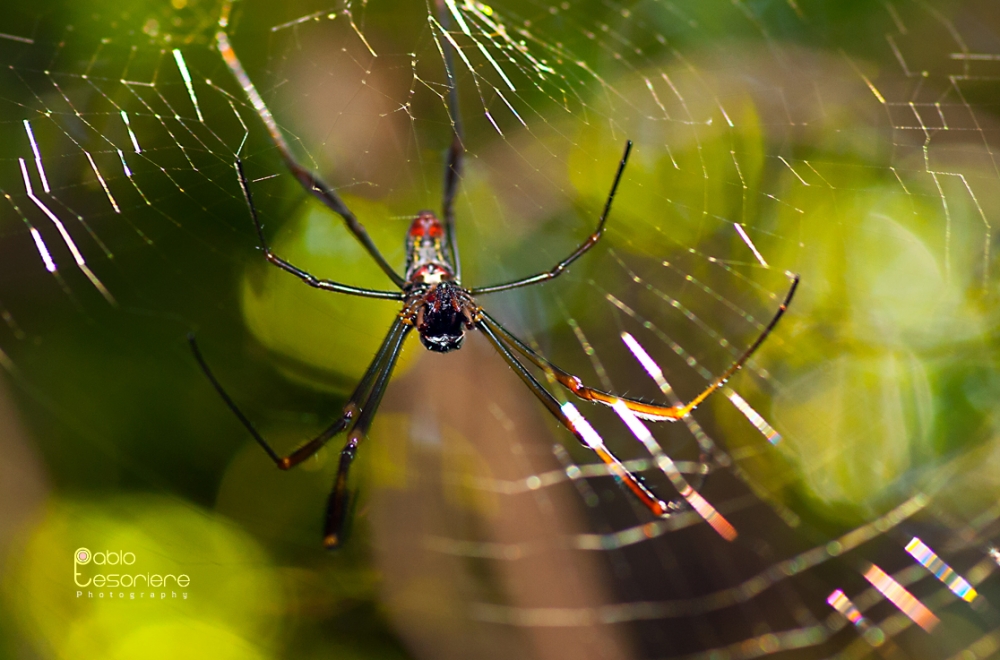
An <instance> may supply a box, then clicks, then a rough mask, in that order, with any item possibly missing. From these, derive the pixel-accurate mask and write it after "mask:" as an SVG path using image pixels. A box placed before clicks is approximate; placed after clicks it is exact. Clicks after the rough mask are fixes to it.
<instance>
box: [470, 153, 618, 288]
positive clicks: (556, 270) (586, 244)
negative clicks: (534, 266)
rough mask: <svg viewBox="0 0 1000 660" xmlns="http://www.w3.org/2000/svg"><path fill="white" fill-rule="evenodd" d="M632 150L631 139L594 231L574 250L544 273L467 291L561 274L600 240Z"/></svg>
mask: <svg viewBox="0 0 1000 660" xmlns="http://www.w3.org/2000/svg"><path fill="white" fill-rule="evenodd" d="M631 151H632V140H629V141H628V142H626V143H625V153H624V154H622V160H621V162H620V163H619V164H618V172H617V174H615V180H614V183H612V184H611V192H609V193H608V199H607V201H606V202H605V203H604V211H603V212H602V213H601V219H600V220H599V221H598V222H597V229H596V230H594V233H593V234H591V235H590V236H588V237H587V238H586V239H585V240H584V241H583V243H581V244H580V246H579V247H578V248H576V250H575V251H574V252H573V253H572V254H571V255H569V256H568V257H566V258H565V259H563V260H562V261H560V262H559V263H558V264H556V265H555V266H554V267H553V268H552V270H549V271H546V272H544V273H538V274H537V275H532V276H531V277H525V278H524V279H520V280H514V281H513V282H507V283H505V284H494V285H491V286H481V287H478V288H475V289H471V290H470V291H469V293H471V294H472V295H474V296H475V295H479V294H481V293H496V292H497V291H507V290H508V289H516V288H518V287H522V286H528V285H531V284H538V283H539V282H545V281H547V280H551V279H554V278H556V277H559V276H560V275H562V273H563V272H564V271H565V270H566V269H567V268H569V266H570V264H572V263H573V262H574V261H576V260H577V259H579V258H580V257H582V256H583V255H584V254H586V252H587V250H589V249H590V248H592V247H594V245H596V244H597V241H599V240H601V236H602V235H603V234H604V223H605V222H606V221H607V219H608V214H609V213H611V202H612V201H614V199H615V191H617V190H618V183H619V182H620V181H621V179H622V174H623V173H624V172H625V164H626V163H627V162H628V155H629V153H630V152H631Z"/></svg>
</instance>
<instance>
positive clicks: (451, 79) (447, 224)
mask: <svg viewBox="0 0 1000 660" xmlns="http://www.w3.org/2000/svg"><path fill="white" fill-rule="evenodd" d="M436 4H437V11H438V23H440V25H441V29H442V30H447V29H448V23H449V19H448V13H447V12H446V11H445V6H444V3H443V2H442V1H441V0H437V2H436ZM439 45H440V48H441V52H442V54H443V55H444V69H445V72H446V73H447V75H448V85H449V86H450V88H449V90H448V114H449V115H450V119H451V122H452V128H453V130H454V137H453V138H452V141H451V148H449V149H448V163H447V165H445V170H444V199H443V200H442V202H441V207H442V208H441V210H442V215H443V216H444V230H445V236H446V237H447V241H448V253H449V255H450V257H451V263H452V265H453V266H454V267H455V279H456V280H457V281H459V282H461V281H462V261H461V258H460V257H459V254H458V239H457V237H456V234H455V212H454V209H453V206H454V202H455V194H456V193H457V192H458V183H459V179H460V177H461V175H462V158H463V155H464V154H465V147H464V137H465V136H464V132H463V130H462V115H461V113H460V112H459V108H458V83H457V82H456V80H455V64H454V58H453V57H452V52H451V51H452V45H451V41H450V40H448V39H444V43H440V42H439Z"/></svg>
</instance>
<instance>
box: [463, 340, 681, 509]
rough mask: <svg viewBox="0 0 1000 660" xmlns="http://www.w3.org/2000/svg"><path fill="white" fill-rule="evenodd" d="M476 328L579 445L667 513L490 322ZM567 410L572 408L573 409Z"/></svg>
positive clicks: (635, 492) (664, 505) (650, 504)
mask: <svg viewBox="0 0 1000 660" xmlns="http://www.w3.org/2000/svg"><path fill="white" fill-rule="evenodd" d="M476 327H477V328H479V329H480V330H482V332H483V334H484V335H486V337H487V339H489V341H490V343H491V344H493V348H495V349H496V350H497V352H498V353H500V356H501V357H503V359H504V360H505V361H506V362H507V364H509V365H510V366H511V368H512V369H513V370H514V372H515V373H517V375H518V376H519V377H520V378H521V380H522V381H523V382H524V384H525V385H527V386H528V389H530V390H531V392H532V394H534V395H535V396H536V397H538V400H539V401H541V402H542V404H543V405H544V406H545V407H546V408H547V409H548V411H549V412H550V413H552V415H553V416H554V417H555V418H556V419H557V420H559V423H560V424H562V425H563V426H565V427H566V428H567V429H568V430H569V431H570V433H572V434H573V435H574V436H576V439H577V440H579V441H580V443H581V444H583V445H584V446H585V447H587V448H588V449H590V450H592V451H593V452H594V453H595V454H597V456H598V458H600V459H601V460H602V461H604V463H605V464H607V466H608V468H609V470H610V471H611V473H612V474H613V475H614V476H615V477H616V478H617V479H618V481H619V482H620V483H621V484H623V485H624V486H625V487H626V488H628V489H629V490H630V491H631V492H632V494H633V495H635V496H636V497H637V498H638V499H639V501H640V502H642V503H643V505H645V507H646V508H647V509H649V510H650V512H652V514H653V515H655V516H663V515H667V514H668V513H670V507H669V505H668V504H667V503H666V502H664V501H663V500H661V499H660V498H659V497H657V496H656V495H655V494H654V493H653V492H652V491H651V490H650V489H649V488H647V487H646V485H645V484H644V483H643V482H642V481H640V479H639V478H638V477H637V476H636V475H634V474H633V473H632V472H631V471H630V470H629V469H628V468H627V467H625V466H624V465H623V464H622V462H621V460H619V459H618V457H617V456H615V455H614V454H613V453H612V452H611V450H610V449H608V448H607V447H606V446H605V445H604V442H603V441H602V440H601V438H600V436H598V435H597V433H596V432H595V431H594V430H593V429H592V428H591V427H590V425H589V424H588V423H587V421H586V420H585V419H583V418H582V417H579V416H578V415H579V414H578V413H577V417H576V418H575V419H573V418H571V417H570V415H568V414H567V412H566V411H565V410H564V409H563V407H562V406H560V405H559V402H558V401H556V398H555V397H554V396H552V394H550V393H549V391H548V390H546V389H545V388H544V387H542V385H541V383H539V382H538V381H537V380H536V379H535V377H534V376H532V375H531V373H530V372H529V371H528V370H527V369H526V368H525V367H524V365H523V364H521V362H520V361H518V359H517V358H516V357H514V354H513V353H511V351H510V349H508V348H507V345H506V343H505V341H504V340H503V339H502V338H501V337H500V336H498V335H497V333H495V332H494V331H493V329H492V328H491V327H490V324H489V323H485V322H483V321H479V322H477V323H476ZM570 410H573V411H575V409H572V408H570Z"/></svg>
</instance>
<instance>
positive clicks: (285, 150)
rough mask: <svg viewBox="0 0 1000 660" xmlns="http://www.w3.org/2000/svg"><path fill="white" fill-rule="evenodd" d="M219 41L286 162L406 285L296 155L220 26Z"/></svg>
mask: <svg viewBox="0 0 1000 660" xmlns="http://www.w3.org/2000/svg"><path fill="white" fill-rule="evenodd" d="M215 42H216V45H217V46H218V48H219V53H221V54H222V59H223V60H225V62H226V66H228V67H229V71H230V72H231V73H232V74H233V77H235V78H236V80H237V82H239V84H240V87H242V88H243V92H244V93H245V94H246V95H247V98H249V99H250V103H251V104H252V105H253V107H254V110H255V111H256V112H257V115H258V116H259V117H260V119H261V121H263V122H264V125H265V126H267V131H268V133H270V134H271V140H272V141H273V142H274V145H275V146H276V147H277V148H278V151H279V152H280V153H281V157H282V159H283V160H284V161H285V165H286V166H287V167H288V169H289V170H290V171H291V172H292V174H293V175H294V176H295V178H296V179H298V181H299V183H300V184H302V187H303V188H305V189H306V190H307V191H308V192H309V193H311V194H312V195H315V196H316V197H317V198H318V199H319V200H320V201H321V202H323V203H324V204H326V205H327V207H329V208H330V209H331V210H332V211H333V212H334V213H336V214H338V215H339V216H340V217H342V218H343V219H344V222H345V223H346V224H347V228H348V229H350V230H351V233H352V234H354V237H355V238H357V239H358V241H359V242H360V243H361V244H362V245H363V246H364V247H365V249H366V250H368V254H370V255H371V256H372V259H374V260H375V261H376V262H377V263H378V265H379V267H380V268H381V269H382V270H383V271H384V272H385V274H386V275H388V276H389V279H391V280H392V281H393V283H394V284H395V285H396V286H398V287H399V288H403V285H405V284H406V282H405V280H404V279H403V278H402V277H401V276H400V275H399V274H398V273H397V272H396V271H395V270H393V268H392V266H390V265H389V262H388V261H386V260H385V257H383V256H382V253H381V252H379V251H378V248H377V247H375V243H374V242H373V241H372V239H371V237H370V236H369V235H368V231H367V230H366V229H365V227H364V225H362V224H361V223H360V222H359V221H358V219H357V218H356V217H355V216H354V214H353V213H351V210H350V209H348V208H347V205H346V204H344V201H343V200H342V199H340V196H339V195H337V193H336V192H334V191H333V189H332V188H330V187H329V186H328V185H326V183H324V182H323V180H322V179H320V178H319V176H317V175H316V174H315V173H313V172H312V171H311V170H309V169H308V168H306V167H304V166H302V165H301V164H300V163H299V162H298V161H297V160H296V159H295V156H293V155H292V150H291V148H290V147H289V146H288V142H287V141H286V140H285V136H284V135H283V134H282V132H281V129H280V128H278V123H277V122H276V121H274V116H273V115H272V114H271V111H270V110H268V109H267V105H265V103H264V100H263V99H262V98H261V97H260V94H259V93H258V92H257V88H256V87H254V84H253V82H252V81H251V80H250V77H249V76H248V75H247V73H246V71H244V70H243V65H242V64H241V63H240V60H239V58H237V57H236V53H235V52H234V51H233V47H232V46H231V45H230V43H229V36H228V35H227V34H226V33H225V31H224V30H220V31H219V32H217V33H216V35H215Z"/></svg>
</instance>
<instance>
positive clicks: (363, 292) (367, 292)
mask: <svg viewBox="0 0 1000 660" xmlns="http://www.w3.org/2000/svg"><path fill="white" fill-rule="evenodd" d="M236 174H237V177H238V178H239V180H240V188H242V189H243V198H244V199H245V200H246V202H247V207H249V209H250V216H251V217H252V218H253V224H254V226H255V227H256V228H257V237H258V238H259V239H260V247H261V249H262V250H264V256H265V257H266V258H267V260H268V261H270V262H271V263H272V264H274V265H275V266H277V267H278V268H281V269H282V270H286V271H288V272H289V273H291V274H292V275H295V276H296V277H298V278H299V279H301V280H302V281H303V282H305V283H306V284H308V285H309V286H313V287H316V288H317V289H323V290H324V291H335V292H337V293H347V294H350V295H352V296H362V297H365V298H382V299H388V300H402V299H403V297H404V296H403V294H402V293H400V292H399V291H378V290H375V289H363V288H361V287H356V286H349V285H347V284H340V283H339V282H333V281H331V280H321V279H319V278H318V277H316V276H314V275H311V274H309V273H307V272H306V271H304V270H302V269H301V268H298V267H296V266H294V265H292V264H290V263H289V262H287V261H285V260H284V259H282V258H281V257H279V256H278V255H276V254H275V253H274V252H272V251H271V248H270V247H269V246H268V244H267V240H266V239H265V238H264V225H262V224H261V222H260V218H259V217H258V215H257V208H256V207H255V206H254V204H253V195H251V194H250V183H249V182H248V181H247V177H246V173H245V172H244V171H243V162H242V161H240V160H237V161H236Z"/></svg>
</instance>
